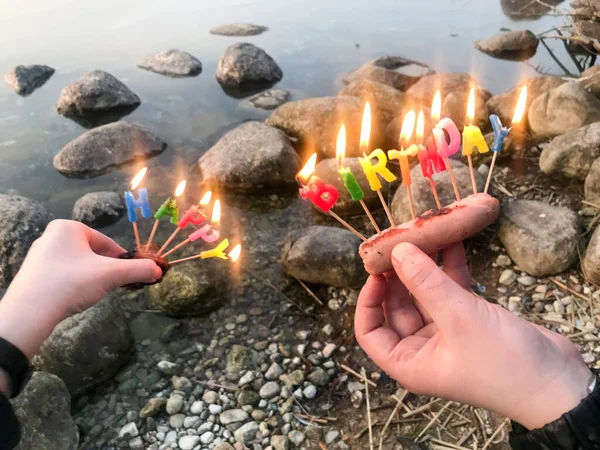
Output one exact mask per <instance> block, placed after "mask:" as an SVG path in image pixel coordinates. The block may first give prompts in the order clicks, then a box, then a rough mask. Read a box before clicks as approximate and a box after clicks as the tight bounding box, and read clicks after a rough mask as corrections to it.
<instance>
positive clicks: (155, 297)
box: [149, 264, 227, 316]
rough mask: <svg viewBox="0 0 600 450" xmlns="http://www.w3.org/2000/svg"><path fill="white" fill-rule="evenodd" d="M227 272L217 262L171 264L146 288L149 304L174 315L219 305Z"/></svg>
mask: <svg viewBox="0 0 600 450" xmlns="http://www.w3.org/2000/svg"><path fill="white" fill-rule="evenodd" d="M226 276H227V273H226V272H225V271H223V270H221V269H220V268H219V267H218V265H216V264H204V265H197V264H182V265H178V266H173V267H171V269H169V271H168V272H167V274H166V275H165V276H164V277H163V279H162V281H161V282H160V283H158V284H154V285H152V286H150V288H149V302H150V305H151V306H152V308H154V309H156V310H159V311H162V312H164V313H167V314H170V315H173V316H194V315H200V314H206V313H209V312H211V311H214V310H215V309H217V308H219V307H220V306H222V304H223V302H224V296H223V292H224V290H225V287H226V283H227V280H226V279H225V277H226Z"/></svg>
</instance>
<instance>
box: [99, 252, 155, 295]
mask: <svg viewBox="0 0 600 450" xmlns="http://www.w3.org/2000/svg"><path fill="white" fill-rule="evenodd" d="M106 259H110V263H109V264H108V269H107V271H108V274H107V276H108V277H109V279H110V283H111V287H113V288H116V287H119V286H125V285H127V284H132V283H154V282H155V281H157V280H160V279H161V278H162V276H163V272H162V269H161V268H160V267H158V265H157V264H156V263H155V262H154V261H152V260H151V259H115V258H106Z"/></svg>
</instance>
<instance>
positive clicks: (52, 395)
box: [12, 372, 79, 450]
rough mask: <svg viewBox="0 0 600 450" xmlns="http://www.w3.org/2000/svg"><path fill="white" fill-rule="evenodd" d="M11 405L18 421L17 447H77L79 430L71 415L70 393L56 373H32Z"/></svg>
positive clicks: (39, 449)
mask: <svg viewBox="0 0 600 450" xmlns="http://www.w3.org/2000/svg"><path fill="white" fill-rule="evenodd" d="M12 405H13V408H14V410H15V414H16V416H17V418H18V419H19V422H21V442H20V443H19V445H18V446H17V447H16V448H17V449H18V450H76V449H77V448H78V446H79V430H78V429H77V425H75V422H74V421H73V418H72V417H71V396H70V395H69V391H68V390H67V387H66V386H65V383H64V382H63V381H62V380H61V379H60V378H59V377H57V376H56V375H52V374H51V373H46V372H35V373H34V374H33V376H32V377H31V380H30V381H29V383H28V384H27V386H26V387H25V389H24V391H23V392H22V393H21V394H20V395H19V396H18V397H17V398H15V399H14V400H12Z"/></svg>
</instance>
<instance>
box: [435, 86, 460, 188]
mask: <svg viewBox="0 0 600 450" xmlns="http://www.w3.org/2000/svg"><path fill="white" fill-rule="evenodd" d="M441 113H442V96H441V94H440V91H437V92H436V93H435V96H434V97H433V105H432V106H431V119H432V121H433V123H434V124H435V127H434V128H433V130H432V132H433V137H434V139H435V146H436V148H437V152H438V153H439V155H440V156H441V157H442V158H443V159H444V163H445V164H446V168H447V169H448V175H449V176H450V181H451V182H452V188H453V189H454V195H455V196H456V200H460V193H459V192H458V187H457V185H456V180H455V179H454V173H453V172H452V166H451V165H450V160H449V159H448V157H449V156H451V155H454V154H455V153H456V152H458V150H459V149H460V133H459V132H458V128H456V125H455V124H454V122H453V121H452V119H450V118H447V117H446V118H444V119H442V120H440V115H441ZM444 130H446V133H448V137H449V138H450V142H448V141H446V136H445V135H444Z"/></svg>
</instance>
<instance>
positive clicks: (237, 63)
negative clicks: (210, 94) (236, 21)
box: [216, 42, 283, 90]
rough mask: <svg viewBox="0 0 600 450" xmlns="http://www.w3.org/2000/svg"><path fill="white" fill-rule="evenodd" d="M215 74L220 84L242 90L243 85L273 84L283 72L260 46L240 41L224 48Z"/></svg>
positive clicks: (279, 78) (250, 86)
mask: <svg viewBox="0 0 600 450" xmlns="http://www.w3.org/2000/svg"><path fill="white" fill-rule="evenodd" d="M216 76H217V80H218V81H219V82H220V83H221V84H222V85H225V86H235V87H239V88H240V89H242V90H243V89H244V88H245V87H248V88H252V87H253V86H256V85H258V86H268V85H272V84H275V83H277V82H278V81H279V80H281V78H282V77H283V72H282V71H281V68H280V67H279V66H278V65H277V63H276V62H275V60H273V58H271V56H269V55H268V54H267V52H265V51H264V50H263V49H262V48H259V47H257V46H255V45H253V44H249V43H247V42H242V43H237V44H233V45H230V46H229V47H227V48H226V49H225V52H224V53H223V56H221V59H220V60H219V65H218V66H217V74H216Z"/></svg>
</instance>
